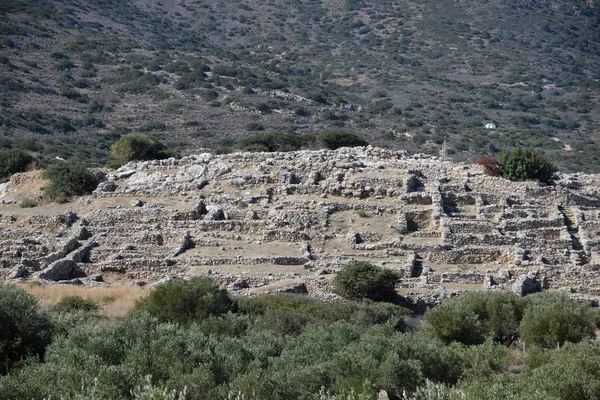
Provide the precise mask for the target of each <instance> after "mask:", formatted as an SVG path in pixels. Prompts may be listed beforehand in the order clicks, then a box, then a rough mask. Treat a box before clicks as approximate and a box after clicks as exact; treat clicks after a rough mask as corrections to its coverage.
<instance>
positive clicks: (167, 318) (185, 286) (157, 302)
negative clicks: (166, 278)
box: [138, 278, 235, 324]
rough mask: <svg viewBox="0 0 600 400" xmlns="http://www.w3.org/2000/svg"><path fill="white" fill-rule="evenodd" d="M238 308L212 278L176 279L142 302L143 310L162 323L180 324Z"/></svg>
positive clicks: (141, 307)
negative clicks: (214, 283)
mask: <svg viewBox="0 0 600 400" xmlns="http://www.w3.org/2000/svg"><path fill="white" fill-rule="evenodd" d="M234 308H235V303H234V301H233V300H232V299H231V298H230V297H229V294H228V293H227V290H225V289H219V288H218V287H217V286H215V285H213V283H212V281H211V280H210V279H208V278H192V279H190V280H189V281H185V280H183V279H180V278H178V279H173V280H172V281H170V282H167V283H165V284H162V285H159V286H158V287H157V288H156V289H155V290H153V291H152V293H150V295H149V296H148V297H146V298H145V299H144V300H143V301H142V302H141V303H140V304H139V305H138V310H139V311H141V312H147V313H148V314H150V315H152V316H155V317H156V318H158V320H159V321H161V322H177V323H180V324H187V323H189V322H191V321H193V320H199V319H206V318H208V317H210V316H219V315H221V314H226V313H227V312H229V311H232V310H233V309H234Z"/></svg>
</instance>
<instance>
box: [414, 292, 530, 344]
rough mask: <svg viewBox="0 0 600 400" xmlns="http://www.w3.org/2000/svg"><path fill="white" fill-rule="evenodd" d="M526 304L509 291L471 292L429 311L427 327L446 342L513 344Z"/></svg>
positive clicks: (426, 316)
mask: <svg viewBox="0 0 600 400" xmlns="http://www.w3.org/2000/svg"><path fill="white" fill-rule="evenodd" d="M524 306H525V303H524V301H523V300H522V298H521V297H519V296H517V295H516V294H514V293H508V292H489V293H485V292H468V293H465V294H463V295H461V296H458V297H454V298H451V299H449V300H447V301H446V302H444V303H443V304H441V305H439V306H437V307H435V308H433V309H431V310H429V311H427V313H426V314H425V320H426V321H427V330H428V331H430V332H432V333H433V334H434V335H435V336H437V337H438V338H439V339H441V340H442V341H444V342H445V343H450V342H460V343H464V344H468V345H471V344H480V343H483V342H485V340H486V339H492V340H494V341H496V342H498V343H503V344H507V345H508V344H510V343H512V342H513V341H514V340H515V339H517V337H518V332H519V323H520V322H521V319H522V317H523V309H524Z"/></svg>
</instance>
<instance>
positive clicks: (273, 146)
mask: <svg viewBox="0 0 600 400" xmlns="http://www.w3.org/2000/svg"><path fill="white" fill-rule="evenodd" d="M314 141H315V137H314V136H313V135H295V134H292V133H284V134H277V133H259V134H256V135H253V136H249V137H245V138H243V139H241V140H240V141H239V143H238V148H239V149H240V150H242V151H252V152H259V151H265V152H274V151H295V150H300V149H301V148H302V147H304V146H308V145H310V144H312V143H314Z"/></svg>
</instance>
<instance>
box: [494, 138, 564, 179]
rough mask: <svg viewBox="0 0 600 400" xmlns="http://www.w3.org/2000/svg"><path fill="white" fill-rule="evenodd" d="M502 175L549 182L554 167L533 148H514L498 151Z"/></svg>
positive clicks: (553, 176)
mask: <svg viewBox="0 0 600 400" xmlns="http://www.w3.org/2000/svg"><path fill="white" fill-rule="evenodd" d="M500 168H501V169H502V176H503V177H504V178H506V179H510V180H511V181H524V180H528V179H533V180H537V181H540V182H543V183H547V184H551V183H552V182H553V180H554V179H555V173H556V171H557V169H556V167H555V166H554V164H552V162H551V161H550V160H548V159H547V158H545V157H543V156H542V155H541V154H540V153H539V152H538V151H537V150H535V149H531V148H528V149H522V148H520V147H517V148H514V149H512V150H510V151H506V152H502V153H500Z"/></svg>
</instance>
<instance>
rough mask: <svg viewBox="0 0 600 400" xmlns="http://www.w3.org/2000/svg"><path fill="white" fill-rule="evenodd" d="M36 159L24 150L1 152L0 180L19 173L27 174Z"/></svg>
mask: <svg viewBox="0 0 600 400" xmlns="http://www.w3.org/2000/svg"><path fill="white" fill-rule="evenodd" d="M34 161H35V158H34V157H33V156H32V155H31V154H29V153H28V152H26V151H23V150H8V151H3V152H0V179H1V178H8V177H10V176H11V175H12V174H15V173H17V172H25V171H27V169H28V168H29V167H30V166H31V165H32V164H33V163H34Z"/></svg>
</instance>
